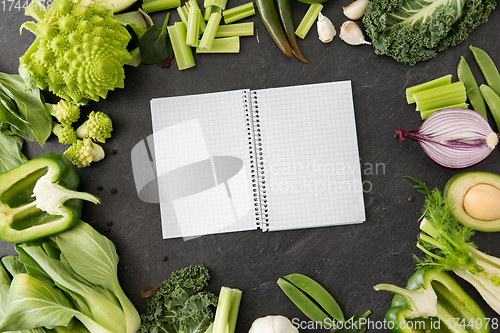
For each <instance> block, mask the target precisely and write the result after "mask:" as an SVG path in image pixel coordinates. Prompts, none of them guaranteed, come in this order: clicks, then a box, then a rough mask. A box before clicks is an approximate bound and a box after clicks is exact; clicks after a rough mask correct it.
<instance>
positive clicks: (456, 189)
mask: <svg viewBox="0 0 500 333" xmlns="http://www.w3.org/2000/svg"><path fill="white" fill-rule="evenodd" d="M479 184H486V185H491V186H493V187H496V188H497V189H498V190H499V191H500V175H497V174H494V173H491V172H486V171H466V172H462V173H459V174H457V175H455V176H453V177H452V178H450V180H449V181H448V183H447V184H446V186H445V189H444V195H445V197H448V198H451V200H452V204H453V208H454V209H453V210H452V214H453V216H454V217H455V218H456V219H457V221H458V222H460V223H462V224H463V225H465V226H467V227H469V228H471V229H473V230H478V231H487V232H492V231H500V218H499V219H495V220H487V221H486V220H479V219H476V218H474V217H472V216H470V215H469V214H468V213H467V211H466V210H465V208H464V199H465V195H466V194H467V192H468V191H469V190H470V189H471V188H472V187H474V186H476V185H479Z"/></svg>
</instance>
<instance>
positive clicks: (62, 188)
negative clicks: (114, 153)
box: [0, 153, 100, 243]
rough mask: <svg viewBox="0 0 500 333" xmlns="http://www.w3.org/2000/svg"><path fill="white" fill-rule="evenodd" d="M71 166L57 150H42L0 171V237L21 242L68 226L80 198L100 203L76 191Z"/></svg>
mask: <svg viewBox="0 0 500 333" xmlns="http://www.w3.org/2000/svg"><path fill="white" fill-rule="evenodd" d="M79 183H80V179H79V178H78V174H77V173H76V171H75V169H73V167H71V166H70V165H69V162H68V160H67V159H66V158H65V157H64V156H62V155H60V154H54V153H50V154H45V155H42V156H40V157H37V158H35V159H32V160H30V161H28V162H26V163H24V164H21V165H20V166H18V167H17V168H15V169H12V170H9V171H7V172H5V173H3V174H1V175H0V239H1V240H3V241H4V242H7V243H21V242H27V241H32V240H36V239H40V238H44V237H47V236H50V235H54V234H57V233H59V232H61V231H64V230H66V229H69V228H71V227H72V226H74V225H75V224H76V223H77V222H78V221H80V218H81V215H82V205H83V202H82V200H87V201H90V202H93V203H96V204H97V203H100V200H99V198H97V197H96V196H94V195H92V194H89V193H84V192H78V191H77V188H78V185H79Z"/></svg>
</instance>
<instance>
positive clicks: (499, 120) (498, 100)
mask: <svg viewBox="0 0 500 333" xmlns="http://www.w3.org/2000/svg"><path fill="white" fill-rule="evenodd" d="M479 91H481V94H482V95H483V98H484V100H485V101H486V104H488V107H489V108H490V112H491V114H492V115H493V119H495V123H496V124H497V129H498V130H500V97H499V96H498V95H497V94H496V93H495V92H494V91H493V89H491V87H489V86H487V85H485V84H482V85H481V86H480V87H479Z"/></svg>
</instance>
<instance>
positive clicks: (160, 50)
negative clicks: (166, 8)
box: [139, 13, 172, 65]
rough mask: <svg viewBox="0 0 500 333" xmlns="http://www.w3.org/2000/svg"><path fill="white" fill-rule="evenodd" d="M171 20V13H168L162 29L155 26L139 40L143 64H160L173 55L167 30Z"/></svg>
mask: <svg viewBox="0 0 500 333" xmlns="http://www.w3.org/2000/svg"><path fill="white" fill-rule="evenodd" d="M169 18H170V13H167V16H166V17H165V21H164V22H163V26H162V27H161V28H160V27H159V26H157V25H156V24H153V25H152V26H151V27H149V29H148V30H147V31H146V32H145V33H144V35H142V37H141V39H139V50H140V52H141V61H142V62H143V63H145V64H147V65H151V64H158V63H160V62H162V61H163V60H165V59H166V58H167V57H168V56H169V55H170V53H172V45H171V43H170V37H169V35H168V32H167V29H166V28H167V24H168V19H169Z"/></svg>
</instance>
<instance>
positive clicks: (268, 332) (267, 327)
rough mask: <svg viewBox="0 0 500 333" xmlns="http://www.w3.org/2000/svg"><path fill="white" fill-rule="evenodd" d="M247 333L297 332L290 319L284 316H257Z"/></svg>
mask: <svg viewBox="0 0 500 333" xmlns="http://www.w3.org/2000/svg"><path fill="white" fill-rule="evenodd" d="M248 333H299V331H298V330H297V328H296V327H295V326H294V325H293V324H292V322H291V321H290V319H288V318H287V317H284V316H279V315H278V316H267V317H262V318H257V319H255V320H254V322H253V323H252V327H250V330H249V331H248Z"/></svg>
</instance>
